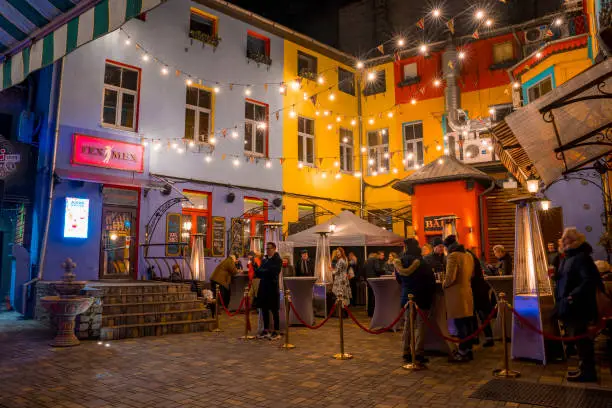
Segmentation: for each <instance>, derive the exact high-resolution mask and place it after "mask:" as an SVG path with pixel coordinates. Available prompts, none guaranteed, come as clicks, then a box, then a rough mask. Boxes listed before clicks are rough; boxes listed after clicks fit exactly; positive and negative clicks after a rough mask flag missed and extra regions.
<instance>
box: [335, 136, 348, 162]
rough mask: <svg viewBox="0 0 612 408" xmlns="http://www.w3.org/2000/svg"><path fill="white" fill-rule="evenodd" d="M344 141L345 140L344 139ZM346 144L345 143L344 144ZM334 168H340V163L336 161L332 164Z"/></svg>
mask: <svg viewBox="0 0 612 408" xmlns="http://www.w3.org/2000/svg"><path fill="white" fill-rule="evenodd" d="M345 139H346V138H345ZM345 143H346V142H345ZM334 167H340V162H339V161H338V160H336V161H335V162H334Z"/></svg>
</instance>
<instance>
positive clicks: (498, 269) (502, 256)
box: [487, 245, 513, 276]
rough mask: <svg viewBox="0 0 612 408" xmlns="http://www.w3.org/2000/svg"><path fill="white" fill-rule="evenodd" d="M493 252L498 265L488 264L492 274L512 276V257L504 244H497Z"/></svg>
mask: <svg viewBox="0 0 612 408" xmlns="http://www.w3.org/2000/svg"><path fill="white" fill-rule="evenodd" d="M493 254H494V255H495V257H496V258H497V264H496V265H494V266H493V265H487V269H488V272H489V274H490V275H499V276H510V275H512V266H513V265H512V257H511V256H510V254H509V253H508V252H506V248H504V246H503V245H495V246H494V247H493Z"/></svg>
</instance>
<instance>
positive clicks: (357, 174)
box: [353, 171, 361, 178]
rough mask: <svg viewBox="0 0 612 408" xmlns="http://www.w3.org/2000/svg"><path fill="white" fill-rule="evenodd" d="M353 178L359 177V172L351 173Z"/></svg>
mask: <svg viewBox="0 0 612 408" xmlns="http://www.w3.org/2000/svg"><path fill="white" fill-rule="evenodd" d="M353 176H355V177H358V178H359V177H361V172H360V171H356V172H355V173H353Z"/></svg>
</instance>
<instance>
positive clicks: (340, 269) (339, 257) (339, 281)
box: [332, 247, 351, 306]
mask: <svg viewBox="0 0 612 408" xmlns="http://www.w3.org/2000/svg"><path fill="white" fill-rule="evenodd" d="M332 263H335V266H334V267H333V268H332V271H333V274H332V276H333V278H334V284H333V286H332V293H333V294H334V295H336V297H342V304H343V305H344V306H347V305H348V304H349V303H350V301H351V286H350V284H349V277H348V260H347V258H346V254H345V252H344V249H343V248H342V247H339V248H336V250H335V251H334V254H333V257H332Z"/></svg>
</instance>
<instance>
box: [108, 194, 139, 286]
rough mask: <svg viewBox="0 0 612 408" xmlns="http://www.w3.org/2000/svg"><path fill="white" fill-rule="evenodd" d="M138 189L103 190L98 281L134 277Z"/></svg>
mask: <svg viewBox="0 0 612 408" xmlns="http://www.w3.org/2000/svg"><path fill="white" fill-rule="evenodd" d="M139 197H140V194H139V190H137V189H126V188H117V187H106V186H105V187H104V188H103V207H102V239H101V244H102V245H101V248H100V279H135V278H136V276H137V273H136V272H137V268H138V265H137V257H138V254H137V247H138V207H139Z"/></svg>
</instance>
